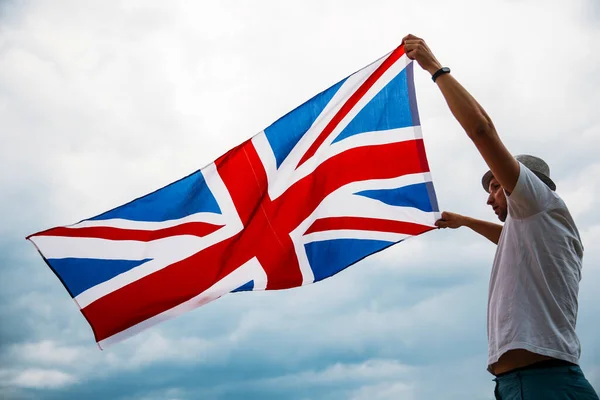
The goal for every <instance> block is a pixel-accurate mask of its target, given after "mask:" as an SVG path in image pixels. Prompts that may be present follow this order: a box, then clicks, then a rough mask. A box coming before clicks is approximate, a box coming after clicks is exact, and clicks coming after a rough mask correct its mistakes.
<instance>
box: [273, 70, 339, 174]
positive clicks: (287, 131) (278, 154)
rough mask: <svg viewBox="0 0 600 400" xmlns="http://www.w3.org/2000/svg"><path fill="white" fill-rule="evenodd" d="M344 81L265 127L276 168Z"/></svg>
mask: <svg viewBox="0 0 600 400" xmlns="http://www.w3.org/2000/svg"><path fill="white" fill-rule="evenodd" d="M345 81H346V79H344V80H342V81H340V82H338V83H336V84H335V85H333V86H332V87H330V88H329V89H327V90H325V91H324V92H321V93H319V94H318V95H316V96H315V97H313V98H312V99H310V100H308V101H307V102H306V103H304V104H302V105H301V106H299V107H297V108H296V109H294V110H293V111H290V112H289V113H287V114H286V115H284V116H283V117H281V118H279V119H278V120H277V121H275V122H274V123H273V124H271V125H270V126H269V127H268V128H267V129H265V136H266V137H267V140H268V141H269V144H270V145H271V148H272V149H273V154H275V160H276V162H277V168H279V166H280V165H281V163H282V162H283V160H285V158H286V157H287V156H288V155H289V154H290V152H291V151H292V149H293V148H294V146H296V144H297V143H298V141H299V140H300V138H301V137H302V136H303V135H304V134H305V133H306V131H307V130H308V129H309V128H310V127H311V126H312V124H313V123H314V122H315V120H316V119H317V117H318V116H319V115H320V114H321V111H323V109H324V108H325V106H327V104H328V103H329V101H330V100H331V99H332V98H333V96H334V95H335V94H336V93H337V91H338V90H339V89H340V87H341V86H342V85H343V84H344V82H345Z"/></svg>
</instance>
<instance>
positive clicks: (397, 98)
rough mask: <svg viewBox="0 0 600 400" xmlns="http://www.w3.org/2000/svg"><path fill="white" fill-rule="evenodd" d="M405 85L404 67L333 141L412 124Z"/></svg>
mask: <svg viewBox="0 0 600 400" xmlns="http://www.w3.org/2000/svg"><path fill="white" fill-rule="evenodd" d="M407 85H408V84H407V79H406V69H404V70H402V72H400V74H398V75H397V76H396V77H395V78H394V79H392V80H391V81H390V82H389V83H388V84H387V85H386V86H385V87H384V88H383V89H382V90H381V91H380V92H379V93H377V95H375V97H373V98H372V99H371V101H369V103H367V105H365V107H364V108H363V109H362V110H360V112H359V113H358V114H357V115H356V117H355V118H354V119H353V120H352V121H350V123H349V124H348V125H347V126H346V128H344V130H343V131H342V132H341V133H340V134H339V135H338V136H337V137H336V138H335V140H334V141H333V143H335V142H339V141H340V140H343V139H346V138H347V137H350V136H354V135H358V134H360V133H365V132H375V131H383V130H388V129H396V128H405V127H408V126H413V116H412V114H413V112H412V109H411V104H410V98H409V95H408V90H407V87H408V86H407Z"/></svg>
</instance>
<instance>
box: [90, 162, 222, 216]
mask: <svg viewBox="0 0 600 400" xmlns="http://www.w3.org/2000/svg"><path fill="white" fill-rule="evenodd" d="M199 212H210V213H217V214H220V213H221V208H220V207H219V204H218V203H217V200H216V199H215V196H214V195H213V194H212V192H211V191H210V189H209V188H208V185H207V184H206V181H205V180H204V176H203V175H202V172H200V171H196V172H194V173H193V174H191V175H189V176H187V177H185V178H183V179H181V180H178V181H177V182H173V183H172V184H170V185H168V186H165V187H164V188H162V189H159V190H157V191H155V192H153V193H150V194H148V195H146V196H144V197H140V198H139V199H137V200H134V201H132V202H130V203H127V204H125V205H123V206H121V207H117V208H115V209H113V210H111V211H108V212H105V213H104V214H100V215H99V216H97V217H94V218H91V219H92V220H105V219H112V218H121V219H127V220H132V221H149V222H161V221H169V220H173V219H180V218H183V217H187V216H188V215H191V214H195V213H199Z"/></svg>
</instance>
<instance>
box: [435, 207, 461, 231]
mask: <svg viewBox="0 0 600 400" xmlns="http://www.w3.org/2000/svg"><path fill="white" fill-rule="evenodd" d="M465 222H466V217H465V216H464V215H460V214H455V213H451V212H448V211H444V212H443V213H442V219H438V220H437V221H436V222H435V226H437V227H438V228H450V229H456V228H460V227H461V226H465Z"/></svg>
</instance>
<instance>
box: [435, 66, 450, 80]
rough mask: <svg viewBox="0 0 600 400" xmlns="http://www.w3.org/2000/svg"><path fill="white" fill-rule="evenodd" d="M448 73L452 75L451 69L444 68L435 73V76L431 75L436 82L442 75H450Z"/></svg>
mask: <svg viewBox="0 0 600 400" xmlns="http://www.w3.org/2000/svg"><path fill="white" fill-rule="evenodd" d="M448 73H450V68H448V67H442V68H440V69H438V70H437V71H435V73H434V74H433V75H431V80H432V81H434V82H435V80H436V79H437V78H439V77H440V75H443V74H448Z"/></svg>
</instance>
